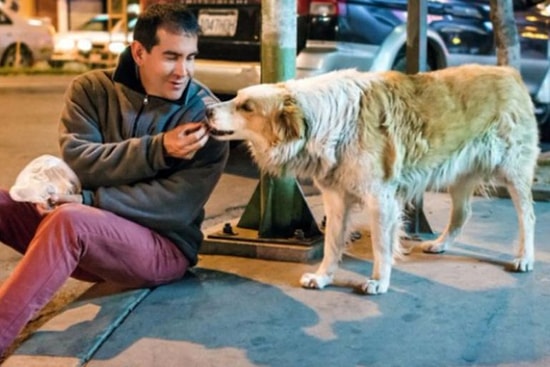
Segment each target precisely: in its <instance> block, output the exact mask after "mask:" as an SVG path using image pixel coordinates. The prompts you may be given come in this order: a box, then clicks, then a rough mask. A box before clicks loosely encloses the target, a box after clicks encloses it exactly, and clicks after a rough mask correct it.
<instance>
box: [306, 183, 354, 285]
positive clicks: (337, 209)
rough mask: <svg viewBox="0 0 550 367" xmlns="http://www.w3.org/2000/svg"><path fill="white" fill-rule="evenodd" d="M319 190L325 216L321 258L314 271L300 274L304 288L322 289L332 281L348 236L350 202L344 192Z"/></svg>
mask: <svg viewBox="0 0 550 367" xmlns="http://www.w3.org/2000/svg"><path fill="white" fill-rule="evenodd" d="M321 192H322V198H323V205H324V209H325V214H326V218H327V221H326V226H325V243H324V254H323V260H322V261H321V264H320V266H319V268H318V269H317V271H316V272H315V273H305V274H303V275H302V277H301V279H300V284H301V285H302V287H304V288H316V289H322V288H324V287H325V286H327V285H329V284H331V283H332V281H333V279H334V273H335V272H336V270H337V269H338V263H339V261H340V259H341V257H342V252H343V251H344V248H345V245H346V239H347V238H348V230H349V229H348V228H347V227H348V224H349V215H350V207H351V203H350V202H348V200H346V195H345V194H344V193H340V192H337V191H335V190H331V189H322V190H321Z"/></svg>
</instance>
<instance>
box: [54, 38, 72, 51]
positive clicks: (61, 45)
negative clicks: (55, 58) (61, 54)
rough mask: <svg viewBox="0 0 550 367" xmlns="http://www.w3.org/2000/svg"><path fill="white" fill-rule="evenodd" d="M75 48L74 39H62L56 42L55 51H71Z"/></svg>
mask: <svg viewBox="0 0 550 367" xmlns="http://www.w3.org/2000/svg"><path fill="white" fill-rule="evenodd" d="M74 48H75V42H74V41H73V40H72V39H68V38H61V39H58V40H57V41H56V42H55V49H56V50H58V51H71V50H73V49H74Z"/></svg>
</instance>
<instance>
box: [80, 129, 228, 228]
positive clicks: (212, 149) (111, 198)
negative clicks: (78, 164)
mask: <svg viewBox="0 0 550 367" xmlns="http://www.w3.org/2000/svg"><path fill="white" fill-rule="evenodd" d="M228 152H229V150H228V146H227V143H222V142H219V141H215V140H213V139H210V140H209V141H208V143H207V144H206V145H205V147H204V148H203V149H201V150H200V151H199V152H197V154H196V155H195V159H194V160H193V162H192V163H191V164H190V165H185V164H181V165H180V167H176V168H175V169H171V170H168V171H166V172H164V174H162V175H160V177H157V178H155V179H151V180H144V181H142V182H139V183H134V184H131V185H118V186H106V187H100V188H97V189H96V190H94V191H88V190H85V191H84V192H83V195H84V202H85V204H91V205H93V206H96V207H99V208H102V209H105V210H108V211H111V212H113V213H115V214H118V215H120V216H123V217H125V218H128V219H130V220H133V221H135V222H137V223H140V224H143V225H146V226H148V227H150V228H152V229H155V230H159V231H168V230H171V229H173V228H174V227H178V226H181V225H191V224H192V223H193V222H194V221H195V220H196V218H197V217H198V216H200V215H201V213H202V210H203V207H204V205H205V204H206V201H207V200H208V198H209V197H210V194H211V193H212V191H213V190H214V188H215V186H216V184H217V182H218V180H219V178H220V176H221V174H222V173H223V169H224V167H225V164H226V161H227V158H228Z"/></svg>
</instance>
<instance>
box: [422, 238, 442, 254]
mask: <svg viewBox="0 0 550 367" xmlns="http://www.w3.org/2000/svg"><path fill="white" fill-rule="evenodd" d="M420 247H421V248H422V251H423V252H425V253H428V254H440V253H442V252H445V250H447V244H446V243H445V242H439V241H426V242H422V244H421V245H420Z"/></svg>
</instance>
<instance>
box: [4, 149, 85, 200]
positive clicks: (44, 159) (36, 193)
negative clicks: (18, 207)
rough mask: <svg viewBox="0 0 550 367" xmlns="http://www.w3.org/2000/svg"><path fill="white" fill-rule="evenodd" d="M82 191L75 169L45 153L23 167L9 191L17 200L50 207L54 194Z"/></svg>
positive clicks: (71, 193) (69, 193) (70, 193)
mask: <svg viewBox="0 0 550 367" xmlns="http://www.w3.org/2000/svg"><path fill="white" fill-rule="evenodd" d="M80 191H81V185H80V180H79V179H78V177H77V176H76V174H75V173H74V172H73V170H72V169H71V168H70V167H69V166H68V165H67V164H66V163H65V162H63V160H61V159H60V158H57V157H54V156H53V155H48V154H45V155H41V156H39V157H37V158H35V159H34V160H32V161H31V162H30V163H29V164H27V165H26V166H25V167H24V168H23V170H22V171H21V172H20V173H19V175H18V176H17V178H16V179H15V184H14V185H13V186H12V187H11V188H10V191H9V192H10V196H11V198H12V199H13V200H15V201H28V202H31V203H35V204H39V205H41V206H42V207H44V208H48V207H49V206H50V201H49V200H50V198H51V196H52V195H73V194H79V193H80Z"/></svg>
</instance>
